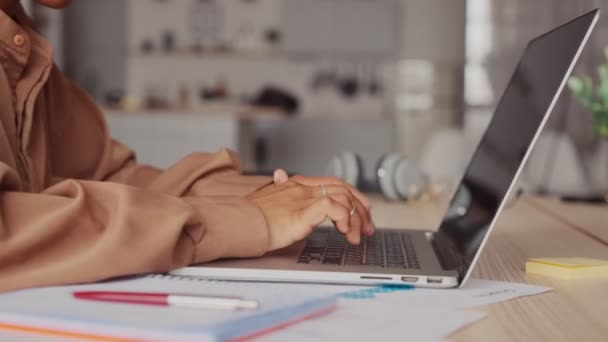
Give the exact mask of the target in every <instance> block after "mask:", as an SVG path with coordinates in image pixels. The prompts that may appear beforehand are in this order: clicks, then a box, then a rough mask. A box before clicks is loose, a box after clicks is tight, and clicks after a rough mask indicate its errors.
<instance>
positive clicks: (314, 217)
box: [303, 197, 350, 234]
mask: <svg viewBox="0 0 608 342" xmlns="http://www.w3.org/2000/svg"><path fill="white" fill-rule="evenodd" d="M303 217H304V220H305V222H306V224H307V225H309V227H310V228H311V229H312V228H314V227H316V226H318V225H320V224H321V223H323V221H325V219H326V218H329V219H330V220H332V221H334V222H335V224H336V228H337V229H338V230H339V231H340V232H342V233H343V234H348V231H349V226H350V215H349V209H348V208H346V207H344V206H343V205H341V204H340V203H338V202H337V201H335V200H333V199H331V198H329V197H322V198H319V199H317V200H315V201H314V202H313V203H312V204H311V205H309V206H308V207H307V208H306V209H304V211H303Z"/></svg>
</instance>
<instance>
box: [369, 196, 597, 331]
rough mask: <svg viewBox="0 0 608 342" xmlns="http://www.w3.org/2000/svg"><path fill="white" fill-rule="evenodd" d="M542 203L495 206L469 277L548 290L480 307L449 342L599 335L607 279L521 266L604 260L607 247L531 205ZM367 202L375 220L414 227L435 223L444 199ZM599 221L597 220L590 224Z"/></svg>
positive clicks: (590, 215) (591, 217) (581, 212)
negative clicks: (541, 260)
mask: <svg viewBox="0 0 608 342" xmlns="http://www.w3.org/2000/svg"><path fill="white" fill-rule="evenodd" d="M545 201H546V200H542V199H538V198H531V197H523V198H521V199H519V200H518V201H517V202H516V203H515V204H514V205H513V206H512V207H510V208H507V209H506V210H505V211H504V212H503V214H502V215H501V217H500V218H499V221H498V224H497V226H496V227H495V228H494V230H493V232H492V235H491V237H490V240H489V241H488V243H487V245H486V247H485V249H484V251H483V254H482V255H481V257H480V260H479V263H478V264H477V265H476V267H475V270H474V273H473V276H474V277H477V278H482V279H492V280H502V281H514V282H523V283H529V284H538V285H544V286H549V287H552V288H553V289H554V291H552V292H550V293H547V294H543V295H539V296H534V297H529V298H520V299H516V300H513V301H508V302H504V303H500V304H495V305H491V306H487V307H484V308H482V309H481V310H484V311H486V312H488V313H489V315H488V317H487V318H486V319H484V320H482V321H481V322H478V323H475V324H473V325H471V326H469V327H467V328H465V329H462V330H461V331H459V332H457V333H455V334H454V335H453V336H451V337H452V339H453V340H455V341H482V340H491V341H541V340H542V341H575V340H578V341H606V340H607V338H608V299H607V298H608V278H605V279H602V280H598V279H593V280H571V281H565V280H556V279H553V278H547V277H543V276H537V275H531V274H526V273H525V272H524V264H525V261H526V259H527V258H530V257H568V256H585V257H592V258H608V247H606V246H604V245H603V244H601V243H599V242H597V241H595V240H593V239H591V238H589V237H588V236H586V235H584V234H582V233H580V232H578V231H577V230H575V229H573V228H571V227H570V226H568V225H567V224H565V223H564V222H562V220H560V219H558V218H556V217H555V216H553V215H550V214H548V213H547V212H545V211H543V210H540V209H538V208H537V206H538V205H539V203H540V204H543V203H545ZM375 202H376V206H375V209H374V212H373V215H374V218H375V221H376V223H377V224H378V226H391V227H406V226H407V227H409V228H418V229H433V228H435V227H437V225H438V222H439V220H440V219H441V216H442V215H443V208H444V207H445V203H435V204H431V203H426V204H414V205H411V206H407V207H406V206H405V205H403V204H389V203H387V202H384V201H383V200H378V199H377V200H376V201H375ZM549 204H551V205H555V203H549ZM404 207H405V208H406V209H404ZM556 208H557V209H559V211H560V212H563V213H568V214H567V215H568V217H576V218H578V219H580V220H586V221H585V222H587V221H588V222H590V223H594V222H604V225H605V224H606V222H608V219H607V218H606V215H607V214H606V211H589V208H570V207H568V206H567V207H556ZM570 210H572V212H571V213H570ZM579 216H580V217H579ZM599 220H601V221H599ZM581 222H582V221H581ZM601 225H602V224H601V223H598V224H597V228H601V227H600V226H601ZM607 229H608V228H607Z"/></svg>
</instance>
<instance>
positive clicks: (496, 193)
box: [434, 10, 598, 276]
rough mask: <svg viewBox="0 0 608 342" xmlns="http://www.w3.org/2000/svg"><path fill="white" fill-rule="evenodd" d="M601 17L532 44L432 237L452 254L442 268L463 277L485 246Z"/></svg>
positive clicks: (591, 17)
mask: <svg viewBox="0 0 608 342" xmlns="http://www.w3.org/2000/svg"><path fill="white" fill-rule="evenodd" d="M597 15H598V11H597V10H595V11H593V12H590V13H588V14H586V15H583V16H582V17H579V18H577V19H575V20H573V21H571V22H569V23H567V24H565V25H563V26H561V27H558V28H557V29H554V30H552V31H550V32H549V33H546V34H544V35H542V36H540V37H538V38H536V39H534V40H532V41H531V42H530V43H529V44H528V47H527V48H526V51H525V53H524V54H523V56H522V58H521V60H520V63H519V65H518V66H517V69H516V70H515V73H514V74H513V76H512V78H511V81H510V82H509V84H508V86H507V89H506V90H505V92H504V93H503V96H502V98H501V100H500V102H499V104H498V106H497V108H496V111H495V113H494V116H493V118H492V121H491V122H490V124H489V126H488V128H487V131H486V132H485V134H484V135H483V137H482V139H481V141H480V143H479V145H478V147H477V150H476V151H475V153H474V155H473V158H472V160H471V162H470V164H469V166H468V168H467V169H466V172H465V174H464V176H463V179H462V182H461V183H460V185H459V187H458V189H457V191H456V195H455V196H454V198H453V199H452V202H451V204H450V208H449V210H448V214H447V215H446V217H445V218H444V220H443V222H442V223H441V227H440V229H439V232H438V233H436V234H434V236H435V237H434V240H435V241H436V242H437V243H441V244H439V245H438V246H440V247H437V249H438V252H439V253H440V254H443V252H445V251H443V252H442V251H441V250H442V249H444V247H446V248H449V250H450V251H451V252H450V255H449V256H447V255H446V256H444V255H442V260H443V261H444V263H445V265H444V266H445V267H447V268H449V269H458V270H459V273H460V274H461V276H464V275H465V274H466V272H467V271H468V269H469V266H470V265H472V264H473V262H474V259H475V257H476V255H477V254H478V251H479V250H480V247H482V245H483V243H484V242H485V239H486V238H487V234H488V229H489V228H490V227H491V226H492V224H493V221H494V218H495V216H496V215H497V214H498V212H499V210H500V208H501V206H502V205H503V202H504V201H505V199H506V196H507V195H508V192H509V189H510V188H511V185H512V184H513V183H514V182H515V178H516V176H517V174H518V171H519V169H520V167H521V165H522V163H523V161H524V159H525V157H526V155H527V153H528V152H529V150H530V149H531V147H532V145H533V143H534V141H535V137H536V135H537V133H538V132H539V131H540V130H541V128H542V126H543V124H544V121H545V117H546V116H548V115H549V112H550V109H551V106H552V105H553V103H554V101H555V100H556V98H557V96H558V95H559V92H560V90H561V89H562V87H563V83H564V81H565V78H566V77H567V76H569V72H570V70H571V65H573V64H574V63H575V59H576V58H577V57H578V53H579V50H580V49H582V46H583V43H584V41H585V39H586V36H587V35H588V32H589V31H590V30H591V29H592V27H593V24H594V23H595V20H596V16H597ZM444 243H447V244H448V245H444V246H442V245H443V244H444ZM454 253H456V255H454ZM463 266H464V267H463Z"/></svg>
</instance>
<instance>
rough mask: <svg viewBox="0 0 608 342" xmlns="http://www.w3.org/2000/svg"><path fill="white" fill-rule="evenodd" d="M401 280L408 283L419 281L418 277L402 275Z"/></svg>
mask: <svg viewBox="0 0 608 342" xmlns="http://www.w3.org/2000/svg"><path fill="white" fill-rule="evenodd" d="M401 280H402V281H404V282H406V283H417V282H418V277H401Z"/></svg>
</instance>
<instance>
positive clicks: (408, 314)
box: [263, 300, 486, 342]
mask: <svg viewBox="0 0 608 342" xmlns="http://www.w3.org/2000/svg"><path fill="white" fill-rule="evenodd" d="M485 316H486V314H485V313H483V312H475V311H451V310H434V311H430V310H425V311H420V312H417V311H416V310H413V309H410V308H404V307H400V306H398V305H392V306H387V305H384V304H382V303H379V302H378V301H376V300H359V301H357V300H343V301H341V302H340V304H339V305H338V309H337V310H336V311H335V312H333V313H332V314H330V315H327V316H324V317H320V318H318V319H314V320H308V321H304V322H302V323H299V324H297V325H295V326H293V327H289V328H287V329H284V330H281V331H278V332H276V333H273V334H271V335H268V336H265V337H264V338H263V340H264V341H271V342H275V341H276V342H280V341H290V342H310V341H349V342H352V341H372V342H373V341H439V340H442V339H443V338H445V337H446V336H448V335H449V334H450V333H452V332H454V331H456V330H458V329H460V328H462V327H464V326H467V325H469V324H472V323H474V322H476V321H478V320H480V319H482V318H484V317H485Z"/></svg>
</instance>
